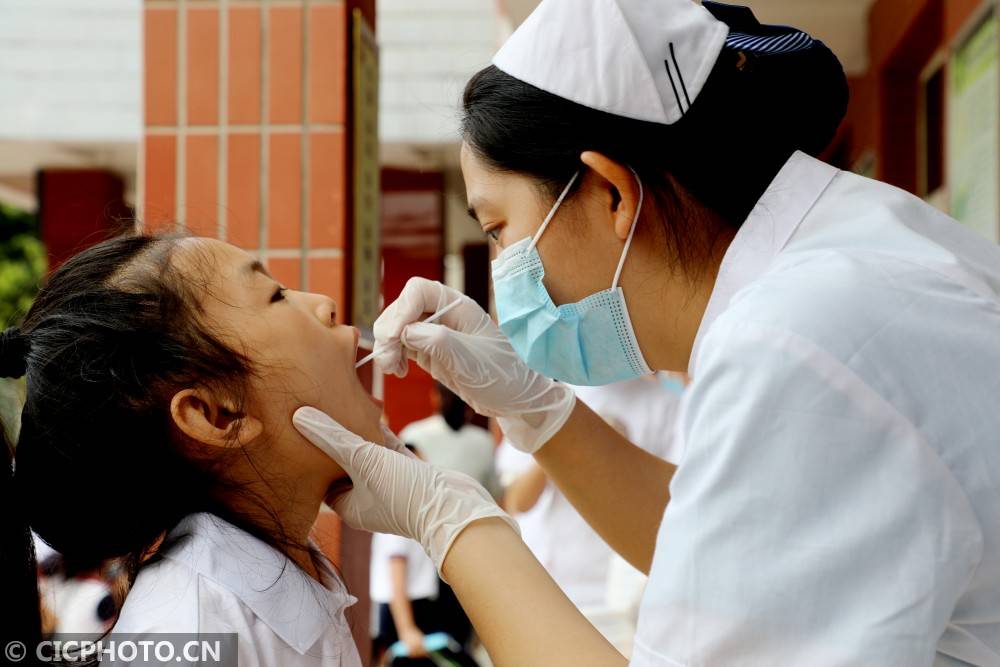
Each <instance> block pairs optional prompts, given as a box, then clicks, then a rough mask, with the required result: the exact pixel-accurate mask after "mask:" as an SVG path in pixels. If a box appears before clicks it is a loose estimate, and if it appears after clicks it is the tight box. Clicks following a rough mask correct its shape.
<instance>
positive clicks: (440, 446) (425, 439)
mask: <svg viewBox="0 0 1000 667" xmlns="http://www.w3.org/2000/svg"><path fill="white" fill-rule="evenodd" d="M431 402H432V404H433V406H434V410H435V412H436V413H437V414H435V415H432V416H430V417H427V418H426V419H421V420H420V421H416V422H413V423H412V424H410V425H409V426H407V427H406V428H404V429H403V430H402V431H400V432H399V439H400V440H402V441H403V442H405V443H406V444H408V445H413V446H414V447H416V448H417V449H418V450H419V451H420V455H421V457H422V458H423V459H424V460H426V461H428V462H429V463H431V464H432V465H436V466H438V467H441V468H444V469H446V470H454V471H456V472H463V473H465V474H466V475H468V476H469V477H471V478H472V479H474V480H476V481H477V482H479V483H480V484H482V485H483V486H484V487H485V488H486V490H487V491H489V492H490V493H491V494H493V497H494V498H497V497H499V496H500V483H499V481H498V479H497V474H496V468H495V464H494V452H495V451H496V440H495V439H494V438H493V435H492V434H491V433H490V432H489V431H487V430H486V429H484V428H481V427H479V426H476V425H475V424H473V423H472V417H473V415H474V413H473V412H472V408H470V407H469V406H468V405H466V403H465V402H464V401H463V400H462V399H461V398H459V397H458V396H456V395H455V394H454V393H453V392H452V391H451V390H450V389H448V388H447V387H445V386H444V385H443V384H441V383H440V382H436V383H434V394H433V395H432V397H431Z"/></svg>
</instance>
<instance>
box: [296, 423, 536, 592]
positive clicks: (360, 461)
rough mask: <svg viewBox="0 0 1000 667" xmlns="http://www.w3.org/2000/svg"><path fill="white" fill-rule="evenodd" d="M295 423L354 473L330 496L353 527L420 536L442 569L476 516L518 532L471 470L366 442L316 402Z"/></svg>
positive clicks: (430, 554)
mask: <svg viewBox="0 0 1000 667" xmlns="http://www.w3.org/2000/svg"><path fill="white" fill-rule="evenodd" d="M292 423H293V424H295V428H296V429H298V431H299V433H301V434H302V435H303V436H305V438H306V439H308V440H309V441H310V442H311V443H313V444H314V445H316V446H317V447H318V448H319V449H320V450H321V451H323V453H325V454H326V455H327V456H329V457H330V458H331V459H333V460H334V461H336V462H337V464H338V465H340V467H341V468H343V469H344V471H346V472H347V474H348V476H349V477H350V478H351V482H352V484H353V487H352V488H351V489H350V490H349V491H347V492H346V493H343V494H341V495H340V496H338V497H337V498H333V499H331V500H332V505H331V506H332V507H333V509H334V510H335V511H336V512H337V514H339V515H340V517H341V518H342V519H343V520H344V521H346V522H347V524H348V525H350V526H353V527H354V528H359V529H361V530H368V531H371V532H375V533H390V534H393V535H401V536H403V537H408V538H410V539H412V540H416V541H417V542H419V543H420V545H421V546H423V548H424V551H426V552H427V555H428V556H430V558H431V560H432V561H434V565H435V566H437V569H438V573H441V568H442V566H443V564H444V559H445V558H446V557H447V555H448V551H449V550H450V549H451V545H452V543H453V542H454V541H455V538H457V537H458V535H459V534H460V533H461V532H462V530H464V529H465V528H466V526H468V525H469V524H470V523H472V522H473V521H478V520H480V519H488V518H499V519H503V520H504V521H506V522H507V523H508V524H509V525H510V526H511V528H513V529H514V530H515V532H517V533H518V534H520V531H519V530H518V527H517V523H516V522H515V521H514V520H513V519H511V518H510V516H508V515H507V514H506V513H505V512H504V511H503V510H502V509H500V508H499V507H498V506H497V504H496V502H495V501H494V500H493V498H492V497H491V496H490V494H489V493H487V492H486V489H484V488H483V487H482V486H481V485H480V484H479V483H478V482H477V481H476V480H474V479H472V478H471V477H469V476H468V475H464V474H462V473H459V472H454V471H451V470H442V469H440V468H436V467H434V466H432V465H431V464H429V463H427V462H425V461H421V460H420V459H418V458H416V457H415V456H409V455H403V454H400V453H399V452H397V451H395V450H393V449H389V448H387V447H383V446H381V445H376V444H374V443H371V442H366V441H365V440H364V439H363V438H361V437H360V436H358V435H355V434H354V433H352V432H351V431H348V430H347V429H345V428H344V427H343V426H341V425H340V424H338V423H337V422H336V421H334V420H333V419H331V418H330V417H329V416H328V415H327V414H325V413H323V412H321V411H319V410H317V409H315V408H310V407H304V408H299V409H298V410H296V411H295V414H294V415H293V417H292ZM396 442H398V440H397V441H396ZM442 578H443V575H442Z"/></svg>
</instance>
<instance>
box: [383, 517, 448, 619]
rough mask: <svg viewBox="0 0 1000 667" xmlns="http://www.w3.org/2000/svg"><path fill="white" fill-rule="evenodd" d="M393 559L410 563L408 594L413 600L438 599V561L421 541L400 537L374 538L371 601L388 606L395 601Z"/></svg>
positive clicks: (407, 583)
mask: <svg viewBox="0 0 1000 667" xmlns="http://www.w3.org/2000/svg"><path fill="white" fill-rule="evenodd" d="M393 558H403V559H405V560H406V595H407V597H408V598H409V599H410V600H425V599H428V598H436V597H437V596H438V574H437V568H435V567H434V561H432V560H431V559H430V557H428V556H427V554H426V553H424V549H423V547H421V546H420V545H419V544H418V543H417V542H414V541H413V540H411V539H408V538H406V537H399V536H398V535H385V534H383V533H375V534H373V535H372V561H371V576H370V581H371V598H372V602H377V603H379V604H388V603H389V602H390V601H391V600H392V574H391V572H390V569H389V564H390V563H391V562H392V559H393Z"/></svg>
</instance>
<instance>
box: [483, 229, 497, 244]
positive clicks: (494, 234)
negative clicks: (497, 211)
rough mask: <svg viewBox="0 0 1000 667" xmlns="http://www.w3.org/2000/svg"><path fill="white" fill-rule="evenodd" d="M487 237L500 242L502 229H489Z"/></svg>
mask: <svg viewBox="0 0 1000 667" xmlns="http://www.w3.org/2000/svg"><path fill="white" fill-rule="evenodd" d="M486 236H487V238H489V239H491V240H492V241H493V242H494V243H500V230H499V229H487V230H486Z"/></svg>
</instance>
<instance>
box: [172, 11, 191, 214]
mask: <svg viewBox="0 0 1000 667" xmlns="http://www.w3.org/2000/svg"><path fill="white" fill-rule="evenodd" d="M187 78H188V77H187V0H177V151H176V155H177V164H176V165H175V169H176V179H177V184H176V186H175V187H176V193H175V195H176V199H175V201H174V208H175V211H174V227H175V228H176V227H186V225H187V222H186V218H187V216H186V215H185V214H184V207H185V206H186V205H187V199H186V198H187V183H186V182H185V179H186V178H187V164H186V161H187V84H188V80H187Z"/></svg>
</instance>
